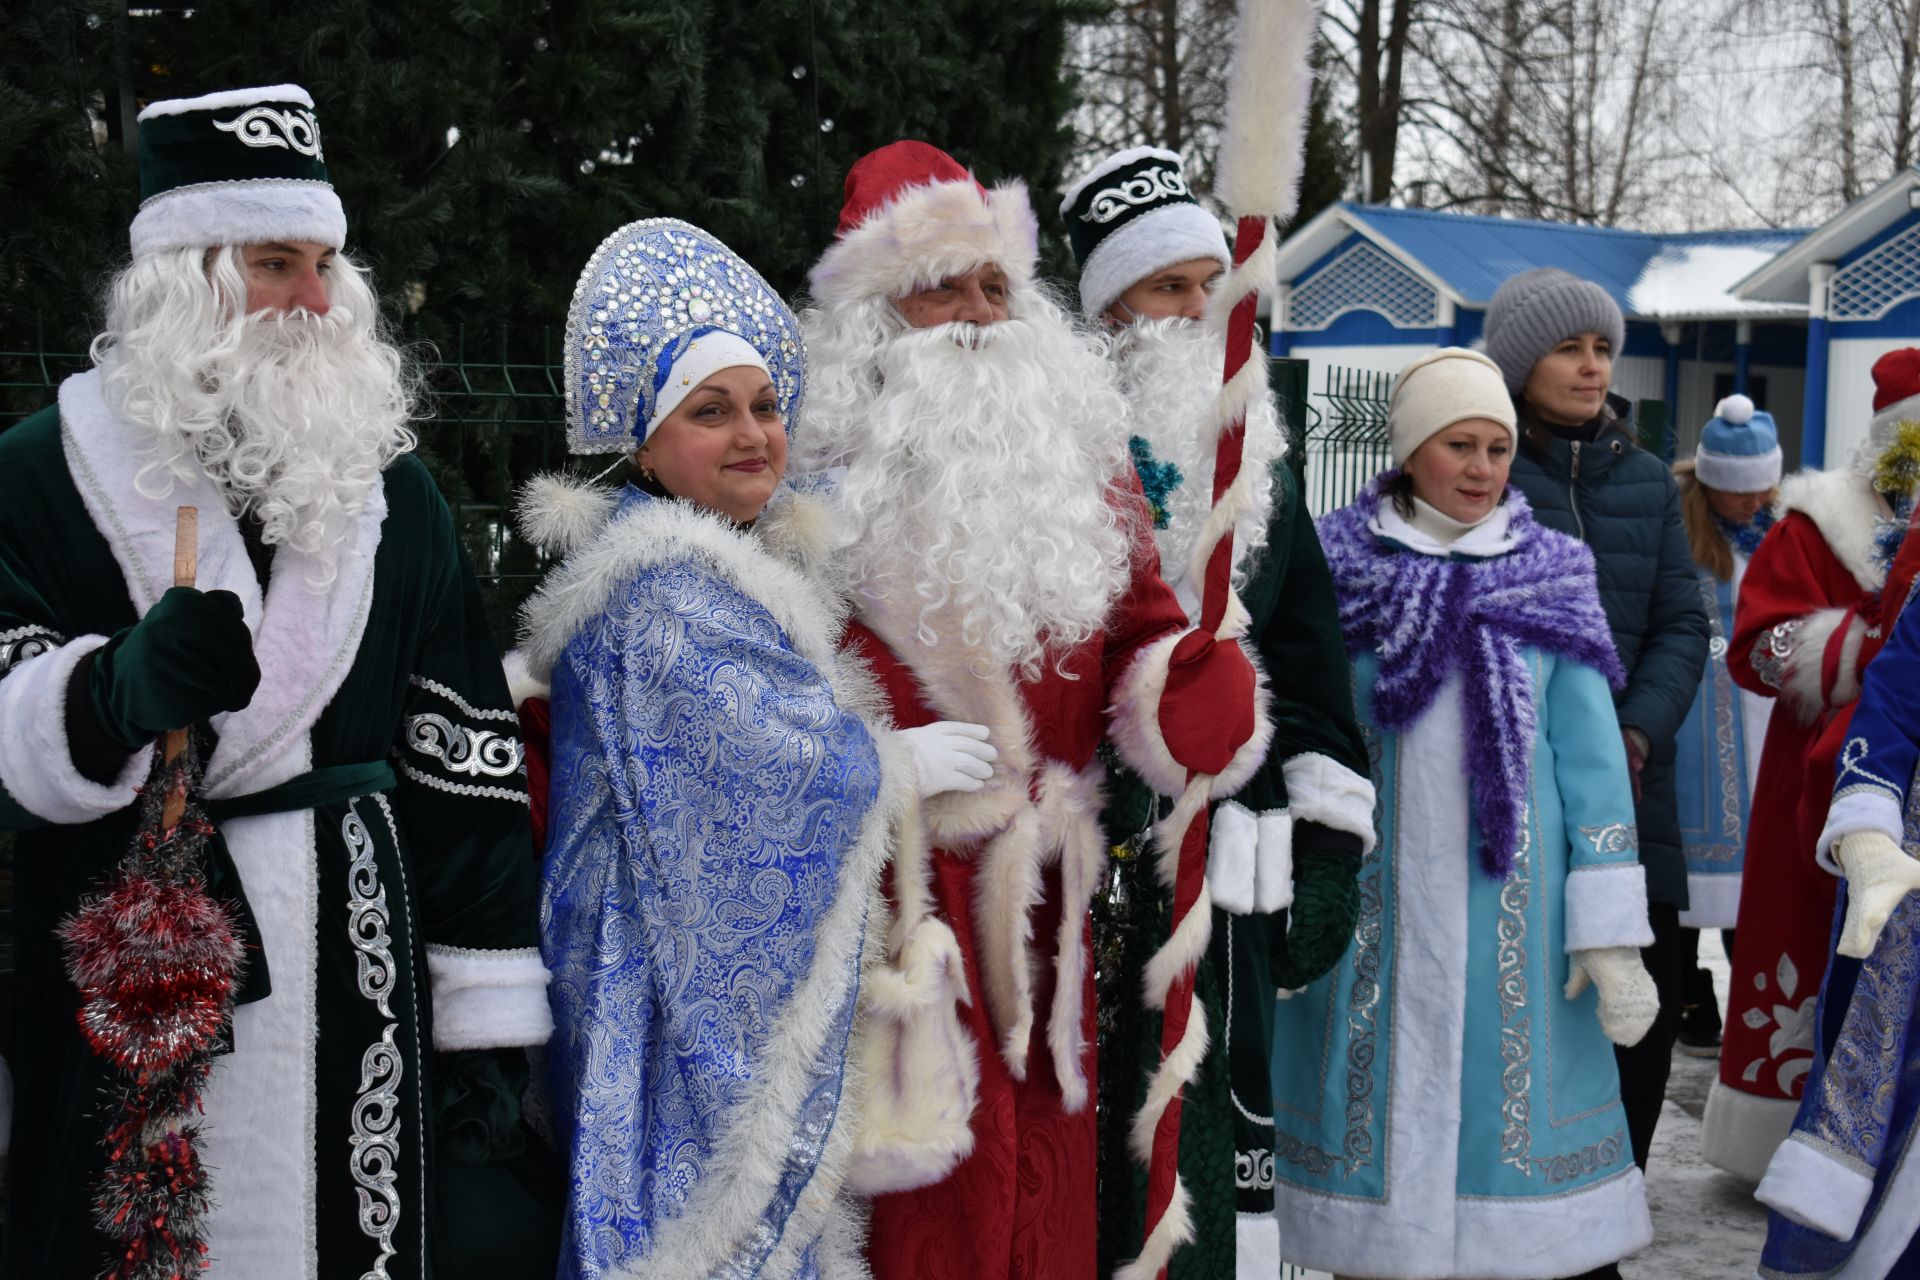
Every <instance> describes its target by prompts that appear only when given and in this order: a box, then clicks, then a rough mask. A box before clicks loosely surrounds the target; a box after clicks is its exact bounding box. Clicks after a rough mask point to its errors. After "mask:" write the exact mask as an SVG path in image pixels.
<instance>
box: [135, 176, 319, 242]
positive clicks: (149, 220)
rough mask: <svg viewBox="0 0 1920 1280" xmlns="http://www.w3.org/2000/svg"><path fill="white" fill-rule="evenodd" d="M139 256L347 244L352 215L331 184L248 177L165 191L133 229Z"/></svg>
mask: <svg viewBox="0 0 1920 1280" xmlns="http://www.w3.org/2000/svg"><path fill="white" fill-rule="evenodd" d="M128 237H129V239H130V240H131V241H132V242H133V256H134V257H136V258H138V257H140V256H141V255H143V254H148V253H159V252H162V251H163V250H167V249H212V248H217V247H219V246H222V245H238V244H266V243H268V242H270V241H274V240H311V241H314V242H316V243H319V244H324V245H326V246H328V247H329V248H333V249H343V248H345V247H346V244H347V214H346V210H345V209H343V208H342V207H341V205H340V197H339V196H338V195H337V194H335V193H334V190H333V187H332V186H330V185H329V184H327V183H325V182H315V181H312V180H310V179H303V178H244V179H240V180H238V181H234V182H199V183H195V184H193V185H192V186H187V187H175V188H174V189H173V190H171V191H163V192H161V193H160V194H159V195H157V196H154V197H153V198H152V199H150V200H148V201H147V202H146V203H145V204H143V205H141V206H140V212H139V213H137V214H135V215H134V219H133V226H132V228H131V229H130V231H129V233H128Z"/></svg>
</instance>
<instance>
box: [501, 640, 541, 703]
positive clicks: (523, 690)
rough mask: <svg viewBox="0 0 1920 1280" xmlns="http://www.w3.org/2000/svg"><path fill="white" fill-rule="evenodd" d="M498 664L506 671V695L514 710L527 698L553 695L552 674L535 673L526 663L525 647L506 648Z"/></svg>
mask: <svg viewBox="0 0 1920 1280" xmlns="http://www.w3.org/2000/svg"><path fill="white" fill-rule="evenodd" d="M500 666H501V667H502V669H504V670H505V671H506V673H507V697H508V698H509V699H510V700H511V701H512V702H513V707H514V710H516V711H517V710H519V709H520V704H521V703H523V702H525V701H526V700H527V699H528V698H551V697H552V696H553V679H552V676H551V675H550V674H549V675H547V676H537V675H535V674H534V673H533V668H532V667H531V666H529V665H528V663H527V651H526V650H525V649H522V648H519V647H517V646H516V647H514V648H512V649H509V650H507V652H506V656H505V657H503V658H501V659H500Z"/></svg>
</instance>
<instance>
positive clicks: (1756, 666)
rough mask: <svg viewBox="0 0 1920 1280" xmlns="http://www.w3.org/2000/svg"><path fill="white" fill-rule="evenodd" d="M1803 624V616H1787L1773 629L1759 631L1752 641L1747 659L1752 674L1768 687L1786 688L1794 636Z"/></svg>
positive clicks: (1804, 622)
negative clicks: (1758, 634) (1757, 636)
mask: <svg viewBox="0 0 1920 1280" xmlns="http://www.w3.org/2000/svg"><path fill="white" fill-rule="evenodd" d="M1805 625H1806V619H1805V618H1788V619H1787V620H1786V621H1785V622H1782V623H1781V624H1779V625H1778V626H1776V627H1774V628H1773V629H1771V630H1769V631H1763V632H1761V633H1760V638H1759V639H1758V640H1755V641H1754V642H1753V652H1752V654H1750V655H1749V656H1748V659H1747V660H1748V662H1750V663H1751V664H1752V666H1753V674H1755V675H1757V676H1759V677H1760V679H1761V680H1762V681H1764V682H1765V683H1766V686H1767V687H1768V688H1769V689H1784V688H1786V685H1787V676H1788V675H1789V674H1790V673H1791V670H1790V669H1791V667H1792V660H1793V647H1794V644H1795V643H1796V641H1795V637H1796V636H1797V635H1798V634H1799V631H1800V628H1801V627H1804V626H1805Z"/></svg>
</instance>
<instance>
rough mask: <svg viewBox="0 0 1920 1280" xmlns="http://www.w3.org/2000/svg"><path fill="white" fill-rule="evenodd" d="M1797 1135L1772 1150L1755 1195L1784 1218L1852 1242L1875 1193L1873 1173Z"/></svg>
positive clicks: (1836, 1238)
mask: <svg viewBox="0 0 1920 1280" xmlns="http://www.w3.org/2000/svg"><path fill="white" fill-rule="evenodd" d="M1822 1146H1823V1144H1821V1143H1820V1142H1819V1141H1818V1140H1816V1139H1814V1138H1812V1137H1810V1136H1809V1135H1807V1134H1805V1133H1795V1134H1794V1135H1793V1136H1792V1137H1790V1138H1788V1139H1787V1140H1786V1141H1785V1142H1783V1143H1781V1144H1780V1146H1779V1147H1778V1148H1777V1149H1776V1150H1775V1151H1774V1153H1773V1161H1772V1162H1771V1163H1770V1164H1768V1165H1767V1176H1766V1177H1765V1178H1762V1179H1761V1180H1760V1186H1759V1188H1758V1189H1756V1190H1755V1191H1754V1193H1753V1198H1754V1199H1756V1200H1758V1201H1759V1202H1760V1203H1761V1204H1764V1205H1766V1206H1767V1207H1768V1208H1769V1209H1772V1210H1774V1211H1775V1212H1776V1213H1778V1214H1780V1216H1781V1217H1783V1218H1789V1219H1791V1220H1793V1221H1794V1222H1797V1223H1799V1224H1800V1225H1801V1226H1803V1227H1810V1228H1812V1229H1813V1230H1815V1231H1818V1232H1820V1233H1821V1234H1823V1235H1827V1236H1831V1237H1833V1238H1834V1239H1835V1240H1851V1239H1852V1238H1853V1233H1854V1231H1855V1229H1856V1228H1858V1227H1859V1225H1860V1215H1861V1214H1862V1213H1864V1212H1866V1208H1867V1201H1868V1199H1869V1198H1871V1196H1872V1195H1873V1175H1872V1174H1871V1173H1868V1172H1864V1171H1863V1170H1861V1169H1859V1168H1857V1167H1855V1165H1854V1163H1853V1162H1852V1161H1845V1160H1841V1159H1840V1158H1838V1157H1837V1156H1836V1155H1834V1154H1832V1153H1830V1152H1828V1151H1825V1150H1823V1149H1822Z"/></svg>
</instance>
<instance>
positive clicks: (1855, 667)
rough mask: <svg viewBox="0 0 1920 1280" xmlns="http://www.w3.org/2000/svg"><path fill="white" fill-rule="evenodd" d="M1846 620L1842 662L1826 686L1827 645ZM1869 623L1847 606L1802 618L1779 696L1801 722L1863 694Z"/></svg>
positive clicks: (1824, 610) (1842, 641)
mask: <svg viewBox="0 0 1920 1280" xmlns="http://www.w3.org/2000/svg"><path fill="white" fill-rule="evenodd" d="M1843 621H1845V622H1846V624H1847V634H1846V637H1845V638H1844V639H1843V640H1841V642H1840V643H1841V646H1842V648H1841V650H1840V663H1839V666H1838V669H1837V670H1836V672H1835V674H1834V678H1833V687H1832V688H1827V687H1826V686H1825V685H1824V684H1823V683H1822V680H1821V673H1822V672H1823V671H1824V670H1825V669H1826V658H1827V645H1828V643H1829V642H1830V641H1831V640H1832V639H1833V633H1834V632H1835V631H1837V630H1838V629H1839V628H1840V624H1841V623H1842V622H1843ZM1866 634H1867V624H1866V622H1865V621H1864V620H1863V619H1862V618H1860V617H1859V615H1857V614H1854V615H1851V616H1849V612H1848V610H1846V609H1821V610H1819V611H1818V612H1816V613H1810V614H1808V615H1807V616H1806V618H1805V619H1804V620H1803V623H1802V625H1801V628H1800V634H1799V635H1798V636H1796V637H1794V644H1793V656H1792V657H1791V658H1790V659H1789V660H1788V666H1787V677H1786V680H1785V681H1784V682H1783V683H1782V684H1781V686H1780V696H1781V698H1783V699H1784V700H1785V701H1786V702H1787V704H1788V705H1789V706H1791V707H1792V708H1793V713H1794V714H1795V715H1796V716H1798V717H1799V718H1800V721H1801V723H1803V724H1806V723H1811V722H1812V721H1813V719H1814V718H1815V717H1817V716H1819V715H1821V714H1822V713H1823V712H1825V711H1826V709H1827V708H1828V707H1829V706H1834V707H1844V706H1846V705H1847V704H1848V703H1849V702H1852V701H1853V700H1854V699H1855V698H1857V697H1859V696H1860V642H1861V641H1862V640H1864V639H1865V638H1866Z"/></svg>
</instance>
